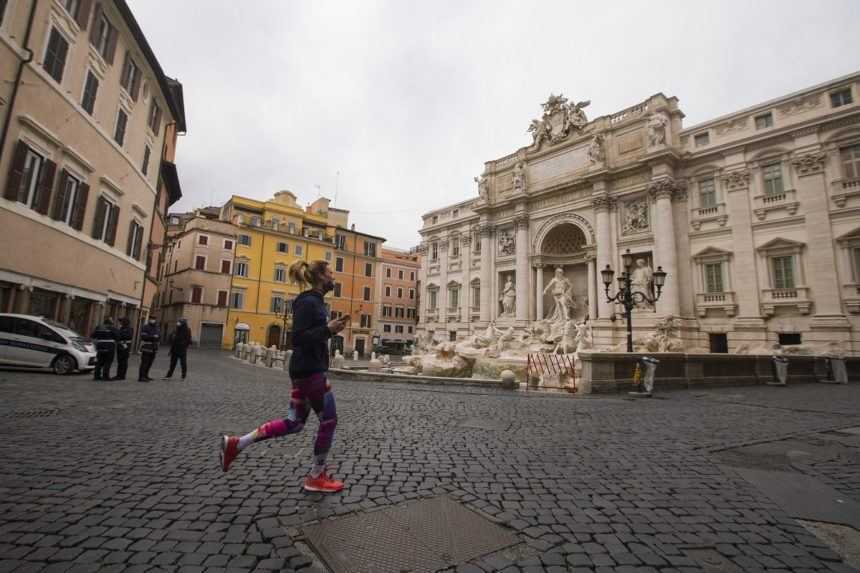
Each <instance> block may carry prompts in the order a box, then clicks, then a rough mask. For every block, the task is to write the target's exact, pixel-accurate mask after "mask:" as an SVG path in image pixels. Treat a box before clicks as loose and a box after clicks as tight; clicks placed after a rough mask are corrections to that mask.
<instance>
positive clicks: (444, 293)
mask: <svg viewBox="0 0 860 573" xmlns="http://www.w3.org/2000/svg"><path fill="white" fill-rule="evenodd" d="M436 308H437V309H438V310H439V322H441V323H442V324H445V323H447V322H448V237H443V238H442V239H440V240H439V292H438V293H437V294H436Z"/></svg>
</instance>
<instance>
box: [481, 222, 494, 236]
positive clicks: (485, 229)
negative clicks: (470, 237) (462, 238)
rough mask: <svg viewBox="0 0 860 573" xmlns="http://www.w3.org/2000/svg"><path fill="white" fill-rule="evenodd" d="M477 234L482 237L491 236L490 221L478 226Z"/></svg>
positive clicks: (491, 227)
mask: <svg viewBox="0 0 860 573" xmlns="http://www.w3.org/2000/svg"><path fill="white" fill-rule="evenodd" d="M478 235H480V236H481V238H483V237H492V236H493V225H491V224H490V223H483V224H481V225H479V226H478Z"/></svg>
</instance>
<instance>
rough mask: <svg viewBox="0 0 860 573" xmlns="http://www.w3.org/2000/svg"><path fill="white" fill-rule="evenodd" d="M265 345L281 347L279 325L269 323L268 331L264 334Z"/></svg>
mask: <svg viewBox="0 0 860 573" xmlns="http://www.w3.org/2000/svg"><path fill="white" fill-rule="evenodd" d="M266 346H267V347H271V346H274V347H276V348H280V347H281V327H280V326H279V325H277V324H272V325H269V331H268V334H267V335H266Z"/></svg>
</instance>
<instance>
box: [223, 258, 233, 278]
mask: <svg viewBox="0 0 860 573" xmlns="http://www.w3.org/2000/svg"><path fill="white" fill-rule="evenodd" d="M231 267H232V264H231V263H230V261H224V260H222V261H221V272H222V273H224V274H225V275H229V274H230V272H231V271H232V270H233V269H232V268H231Z"/></svg>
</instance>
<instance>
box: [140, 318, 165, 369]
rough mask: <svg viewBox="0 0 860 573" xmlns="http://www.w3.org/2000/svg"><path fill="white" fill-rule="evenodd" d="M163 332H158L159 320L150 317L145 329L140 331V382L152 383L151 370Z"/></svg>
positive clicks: (144, 326)
mask: <svg viewBox="0 0 860 573" xmlns="http://www.w3.org/2000/svg"><path fill="white" fill-rule="evenodd" d="M160 340H161V332H160V331H159V330H158V320H157V319H156V318H155V317H154V316H150V317H149V320H147V321H146V324H145V325H143V328H141V329H140V369H139V370H138V373H137V381H138V382H152V378H150V377H149V369H150V368H151V367H152V363H153V361H154V360H155V355H156V353H158V342H159V341H160Z"/></svg>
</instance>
